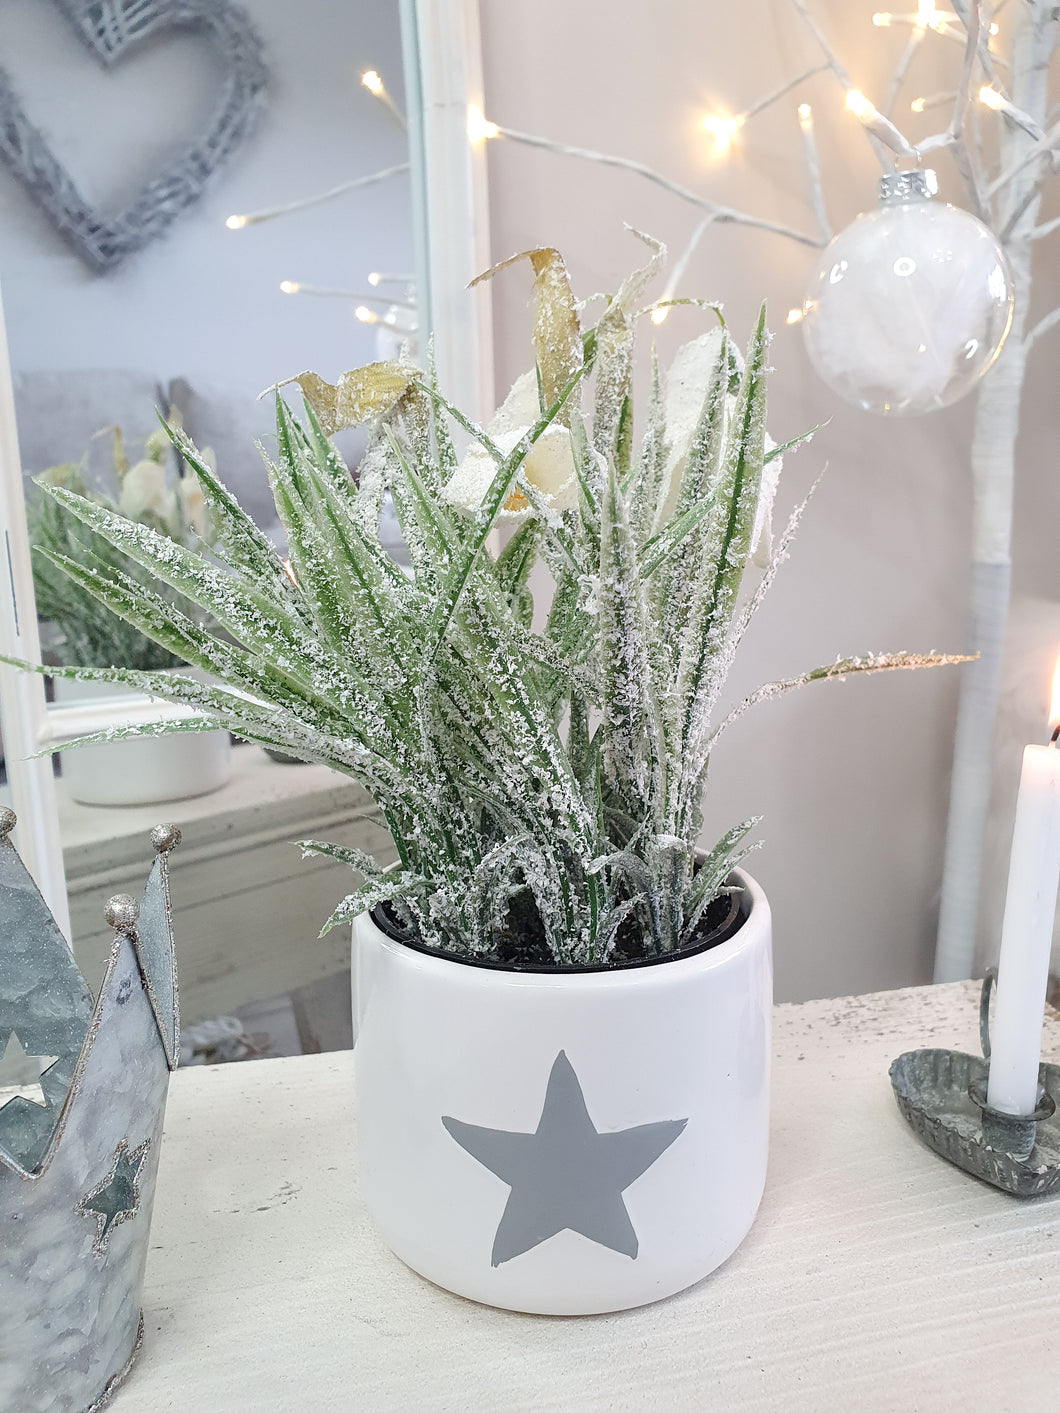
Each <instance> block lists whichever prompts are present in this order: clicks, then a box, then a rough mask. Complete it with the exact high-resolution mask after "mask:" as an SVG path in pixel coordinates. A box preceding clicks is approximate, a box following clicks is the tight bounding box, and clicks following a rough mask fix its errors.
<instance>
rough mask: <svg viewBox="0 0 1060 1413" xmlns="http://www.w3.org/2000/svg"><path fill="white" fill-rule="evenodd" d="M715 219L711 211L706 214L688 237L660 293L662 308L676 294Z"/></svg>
mask: <svg viewBox="0 0 1060 1413" xmlns="http://www.w3.org/2000/svg"><path fill="white" fill-rule="evenodd" d="M717 219H718V218H717V217H716V216H715V215H714V213H713V211H710V212H708V213H707V215H705V216H704V217H703V219H702V221H700V223H699V224H698V225H697V226H696V228H695V230H694V231H693V232H692V234H691V235H690V236H689V238H688V243H687V245H686V246H685V248H684V250H682V251H681V254H680V255H679V256H678V257H677V259H676V260H675V261H674V266H673V269H672V270H671V272H670V278H669V279H668V280H667V281H666V288H665V289H664V290H663V292H662V298H661V300H660V301H659V305H660V306H662V307H663V308H665V305H666V301H667V300H670V299H673V297H674V294H675V293H676V292H677V286H678V285H679V284H680V283H681V281H682V279H684V274H685V271H686V270H687V269H688V262H689V261H690V260H691V259H692V256H693V254H694V252H695V249H696V246H697V245H698V244H699V242H700V240H701V239H702V236H703V233H704V231H706V229H707V227H708V226H712V225H713V224H714V222H715V221H716V220H717Z"/></svg>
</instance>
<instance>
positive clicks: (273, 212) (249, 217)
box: [228, 162, 409, 231]
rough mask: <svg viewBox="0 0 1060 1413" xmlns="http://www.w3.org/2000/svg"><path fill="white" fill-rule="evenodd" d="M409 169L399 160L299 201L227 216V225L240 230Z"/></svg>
mask: <svg viewBox="0 0 1060 1413" xmlns="http://www.w3.org/2000/svg"><path fill="white" fill-rule="evenodd" d="M408 170H409V164H408V163H407V162H399V163H398V164H397V165H396V166H394V167H384V168H383V169H382V171H379V172H370V173H369V174H368V175H367V176H366V177H355V178H354V179H353V181H350V182H342V183H341V184H340V185H339V186H333V187H332V188H331V189H330V190H329V191H322V192H319V193H318V194H317V195H316V196H306V197H303V198H302V200H301V201H287V202H285V203H284V205H282V206H271V207H270V208H269V209H268V210H267V211H251V212H248V213H247V214H246V215H242V216H229V218H228V226H229V228H230V229H231V230H234V231H238V230H242V228H243V227H244V226H254V225H257V223H258V222H259V221H271V220H273V218H274V217H276V216H286V215H288V214H289V213H290V212H292V211H304V210H306V209H307V208H308V207H310V206H319V205H321V204H322V203H323V202H325V201H333V200H334V199H335V197H336V196H345V195H346V193H347V192H348V191H357V190H359V189H360V188H361V187H364V186H372V185H374V183H375V182H381V181H385V180H386V178H387V177H396V176H398V175H399V174H400V173H402V172H407V171H408Z"/></svg>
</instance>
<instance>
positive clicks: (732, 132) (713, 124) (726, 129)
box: [703, 113, 743, 157]
mask: <svg viewBox="0 0 1060 1413" xmlns="http://www.w3.org/2000/svg"><path fill="white" fill-rule="evenodd" d="M703 127H704V129H705V130H706V131H707V132H709V133H710V135H711V137H712V138H713V139H714V155H715V156H716V157H724V155H725V154H726V153H727V152H728V151H729V149H730V147H732V140H733V138H734V137H735V136H736V134H737V133H738V132H739V131H740V129H741V128H742V127H743V118H742V117H739V116H737V117H735V118H732V117H723V116H722V115H720V114H717V113H714V114H711V115H710V116H709V117H706V118H704V119H703Z"/></svg>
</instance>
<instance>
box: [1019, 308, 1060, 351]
mask: <svg viewBox="0 0 1060 1413" xmlns="http://www.w3.org/2000/svg"><path fill="white" fill-rule="evenodd" d="M1057 324H1060V309H1054V310H1053V311H1052V313H1051V314H1046V316H1045V318H1044V319H1039V320H1038V322H1037V323H1036V324H1035V326H1034V328H1033V329H1031V331H1030V333H1029V334H1027V335H1026V336H1025V337H1024V340H1023V347H1024V348H1025V349H1030V347H1031V346H1032V345H1033V344H1035V343H1037V342H1038V340H1039V339H1040V338H1041V336H1042V334H1047V333H1048V332H1049V330H1050V329H1052V328H1054V327H1055V326H1056V325H1057Z"/></svg>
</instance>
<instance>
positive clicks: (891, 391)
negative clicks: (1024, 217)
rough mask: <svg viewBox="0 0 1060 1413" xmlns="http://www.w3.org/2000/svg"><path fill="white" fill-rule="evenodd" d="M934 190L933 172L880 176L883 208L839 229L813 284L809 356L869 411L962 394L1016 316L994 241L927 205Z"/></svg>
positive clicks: (915, 407) (806, 330) (973, 224)
mask: <svg viewBox="0 0 1060 1413" xmlns="http://www.w3.org/2000/svg"><path fill="white" fill-rule="evenodd" d="M936 190H937V183H936V181H935V174H934V172H928V171H913V172H895V173H894V174H893V175H889V176H886V177H884V178H883V179H882V181H881V182H880V204H879V206H878V207H877V208H876V210H875V211H871V212H868V213H866V214H863V215H861V216H859V217H858V218H857V220H856V221H854V223H853V224H852V225H850V226H848V227H847V228H846V230H844V231H841V232H840V233H839V235H837V236H836V238H835V239H834V240H833V241H832V242H831V244H830V245H829V246H828V247H827V249H826V250H825V251H824V252H823V254H822V255H821V258H820V262H819V264H818V266H817V269H816V270H815V272H814V274H813V276H812V278H811V281H810V287H809V291H808V294H807V301H806V304H805V305H804V306H803V309H804V318H803V319H802V320H801V321H800V322H801V324H802V330H803V335H804V337H805V340H806V351H807V353H808V354H809V357H810V362H811V363H812V364H813V366H814V368H815V369H816V371H817V373H818V375H819V376H820V377H821V379H822V380H823V381H824V382H825V383H827V384H828V386H829V387H830V388H831V389H832V390H833V392H835V393H838V395H839V396H840V397H841V398H843V399H844V401H846V402H849V403H851V404H852V405H853V406H855V407H860V408H863V409H865V410H866V411H869V412H879V413H884V414H887V415H890V416H913V415H916V414H918V413H923V412H933V411H935V410H936V409H937V408H940V407H947V406H949V404H950V403H953V402H956V401H957V400H958V399H959V398H962V397H964V396H965V394H966V393H968V392H970V391H971V390H972V388H973V387H974V386H975V385H976V383H977V382H978V381H979V379H980V378H981V377H982V375H983V374H984V373H985V372H986V370H987V369H988V368H989V367H990V365H991V364H992V363H993V361H994V359H995V358H996V357H997V355H998V353H999V352H1000V351H1001V346H1002V344H1003V343H1004V341H1005V338H1006V336H1007V334H1008V331H1009V327H1010V325H1011V322H1012V305H1013V289H1012V277H1011V275H1010V274H1009V269H1008V264H1007V262H1006V260H1005V256H1004V253H1003V252H1002V249H1001V246H1000V245H999V244H998V241H997V239H996V237H995V236H994V234H993V233H992V232H991V231H990V230H988V229H987V227H986V226H985V225H983V223H982V222H981V221H977V220H976V219H975V217H974V216H972V215H970V214H969V213H968V212H967V211H961V210H959V209H958V208H957V207H954V206H949V205H947V204H946V203H945V202H941V201H934V200H932V196H933V195H934V192H935V191H936ZM789 319H790V315H789Z"/></svg>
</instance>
